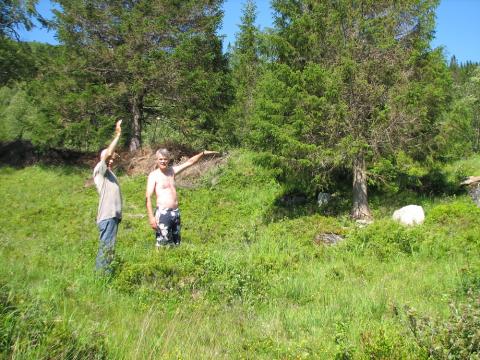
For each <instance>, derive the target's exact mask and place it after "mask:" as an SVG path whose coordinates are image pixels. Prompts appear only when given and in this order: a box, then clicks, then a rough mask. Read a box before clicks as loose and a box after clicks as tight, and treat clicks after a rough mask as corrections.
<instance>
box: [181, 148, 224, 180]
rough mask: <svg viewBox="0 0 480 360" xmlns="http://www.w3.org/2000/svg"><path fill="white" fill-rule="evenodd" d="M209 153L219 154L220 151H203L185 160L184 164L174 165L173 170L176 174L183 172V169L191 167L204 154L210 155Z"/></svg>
mask: <svg viewBox="0 0 480 360" xmlns="http://www.w3.org/2000/svg"><path fill="white" fill-rule="evenodd" d="M209 154H219V152H218V151H209V150H205V151H202V152H201V153H199V154H197V155H195V156H192V157H191V158H190V159H188V160H187V161H185V162H184V163H183V164H179V165H175V166H174V167H173V172H174V173H175V175H177V174H179V173H181V172H182V171H183V170H185V169H186V168H189V167H190V166H192V165H193V164H195V163H196V162H197V161H198V160H200V158H201V157H202V156H203V155H209Z"/></svg>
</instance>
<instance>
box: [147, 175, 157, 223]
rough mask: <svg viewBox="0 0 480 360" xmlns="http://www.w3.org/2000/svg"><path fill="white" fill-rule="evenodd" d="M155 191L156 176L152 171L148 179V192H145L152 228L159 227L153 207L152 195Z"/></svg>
mask: <svg viewBox="0 0 480 360" xmlns="http://www.w3.org/2000/svg"><path fill="white" fill-rule="evenodd" d="M154 191H155V178H154V176H153V174H152V173H150V175H148V180H147V192H146V193H145V205H146V207H147V214H148V222H149V223H150V226H151V227H152V229H154V230H156V229H157V220H155V216H154V215H153V209H152V195H153V192H154Z"/></svg>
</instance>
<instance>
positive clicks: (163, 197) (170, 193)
mask: <svg viewBox="0 0 480 360" xmlns="http://www.w3.org/2000/svg"><path fill="white" fill-rule="evenodd" d="M208 154H218V152H216V151H203V152H201V153H199V154H197V155H195V156H192V157H191V158H190V159H188V160H187V161H186V162H184V163H183V164H179V165H175V166H169V162H170V152H169V151H168V150H167V149H159V150H158V151H157V152H156V154H155V156H156V158H157V169H155V170H154V171H152V172H151V173H150V175H148V181H147V192H146V195H145V196H146V205H147V213H148V221H149V223H150V226H151V227H152V229H154V230H155V235H156V240H157V242H156V246H157V248H159V247H161V246H163V245H179V244H180V212H179V210H178V199H177V190H176V189H175V175H177V174H179V173H181V172H182V171H183V170H185V169H186V168H188V167H190V166H192V165H193V164H195V163H196V162H197V161H198V160H200V158H201V157H202V156H203V155H208ZM153 193H155V196H156V198H157V207H156V209H155V212H153V210H152V202H151V197H152V194H153Z"/></svg>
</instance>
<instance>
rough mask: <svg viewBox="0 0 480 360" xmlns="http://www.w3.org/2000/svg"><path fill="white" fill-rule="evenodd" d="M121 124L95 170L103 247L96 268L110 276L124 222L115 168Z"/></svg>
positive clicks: (94, 178)
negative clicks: (121, 222)
mask: <svg viewBox="0 0 480 360" xmlns="http://www.w3.org/2000/svg"><path fill="white" fill-rule="evenodd" d="M121 124H122V120H119V121H117V124H116V127H115V137H114V139H113V141H112V142H111V143H110V145H109V146H108V148H106V149H104V150H102V152H101V154H100V162H99V163H98V164H97V165H96V166H95V169H94V170H93V181H94V182H95V186H96V187H97V191H98V194H99V195H100V201H99V203H98V212H97V226H98V230H99V232H100V244H99V247H98V254H97V260H96V264H95V267H96V269H97V270H98V271H103V272H105V273H107V274H110V273H111V271H112V269H111V266H110V265H111V263H112V261H113V256H114V250H115V240H116V238H117V231H118V224H119V223H120V221H121V219H122V193H121V191H120V185H119V184H118V180H117V177H116V176H115V174H114V173H113V172H112V165H113V161H114V159H115V157H116V156H117V154H116V153H115V152H114V150H115V147H116V146H117V143H118V140H119V139H120V134H121V132H122V129H121Z"/></svg>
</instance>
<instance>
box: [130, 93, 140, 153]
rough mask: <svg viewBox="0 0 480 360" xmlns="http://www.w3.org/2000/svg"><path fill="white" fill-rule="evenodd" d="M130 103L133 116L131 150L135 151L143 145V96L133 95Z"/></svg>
mask: <svg viewBox="0 0 480 360" xmlns="http://www.w3.org/2000/svg"><path fill="white" fill-rule="evenodd" d="M130 105H131V112H132V116H133V118H132V127H131V131H132V132H131V137H130V145H129V150H130V152H133V151H136V150H138V149H139V148H140V147H141V146H142V115H143V96H142V95H140V96H138V95H135V96H133V98H132V100H131V104H130Z"/></svg>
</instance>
